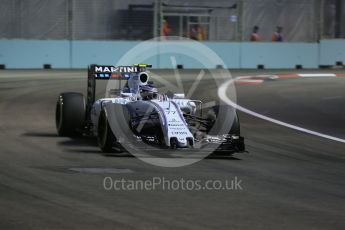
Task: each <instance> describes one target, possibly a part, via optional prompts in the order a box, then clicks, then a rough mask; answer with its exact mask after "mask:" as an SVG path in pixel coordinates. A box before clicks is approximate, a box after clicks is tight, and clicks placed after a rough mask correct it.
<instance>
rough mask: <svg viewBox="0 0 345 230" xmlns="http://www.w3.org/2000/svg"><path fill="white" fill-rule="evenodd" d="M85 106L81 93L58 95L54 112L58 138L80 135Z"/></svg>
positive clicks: (83, 121)
mask: <svg viewBox="0 0 345 230" xmlns="http://www.w3.org/2000/svg"><path fill="white" fill-rule="evenodd" d="M85 111H86V104H85V98H84V96H83V94H81V93H62V94H60V96H59V98H58V100H57V103H56V111H55V124H56V130H57V132H58V135H59V136H77V135H80V134H82V130H83V126H84V123H85Z"/></svg>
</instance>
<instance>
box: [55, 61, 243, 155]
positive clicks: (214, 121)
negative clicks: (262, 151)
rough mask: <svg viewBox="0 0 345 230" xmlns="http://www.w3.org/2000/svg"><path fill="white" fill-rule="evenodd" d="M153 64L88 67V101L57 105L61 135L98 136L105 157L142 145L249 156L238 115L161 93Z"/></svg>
mask: <svg viewBox="0 0 345 230" xmlns="http://www.w3.org/2000/svg"><path fill="white" fill-rule="evenodd" d="M150 67H151V65H146V64H138V65H133V66H99V65H91V66H90V67H89V68H88V80H87V97H86V100H85V98H84V96H83V94H81V93H74V92H66V93H61V94H60V96H59V97H58V100H57V105H56V128H57V132H58V134H59V135H60V136H76V135H83V136H94V137H97V140H98V144H99V147H100V148H101V150H102V152H104V153H108V152H119V151H126V150H127V151H130V150H129V149H128V148H135V147H136V146H143V145H145V146H146V147H145V148H148V147H153V148H155V149H157V148H158V149H162V151H164V149H174V151H182V152H183V151H186V150H183V149H190V150H191V151H202V150H204V149H206V150H211V151H210V153H211V152H213V153H222V154H229V155H231V154H233V153H236V152H243V151H245V147H244V139H243V137H241V136H240V124H239V119H238V116H237V113H236V110H235V109H234V108H232V107H230V106H226V105H217V106H213V107H210V108H203V106H202V101H200V100H191V99H188V98H185V96H184V94H183V93H160V92H158V90H157V88H155V86H154V85H153V82H152V81H149V75H150V72H149V71H148V68H150ZM98 80H108V83H107V86H109V85H110V86H111V85H112V84H111V83H112V82H116V84H115V85H117V86H116V87H113V88H112V87H110V89H109V87H107V90H106V94H105V95H106V96H105V98H100V99H97V100H96V96H95V92H96V82H98Z"/></svg>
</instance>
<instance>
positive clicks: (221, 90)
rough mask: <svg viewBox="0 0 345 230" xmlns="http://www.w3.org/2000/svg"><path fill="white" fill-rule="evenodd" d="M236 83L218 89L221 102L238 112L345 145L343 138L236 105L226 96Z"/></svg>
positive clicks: (230, 81) (230, 82)
mask: <svg viewBox="0 0 345 230" xmlns="http://www.w3.org/2000/svg"><path fill="white" fill-rule="evenodd" d="M233 83H234V80H233V79H231V80H229V81H227V82H225V83H224V84H222V85H221V86H220V87H219V89H218V96H219V98H220V99H221V100H223V101H224V102H225V103H227V104H229V105H230V106H232V107H234V108H236V109H237V110H240V111H242V112H244V113H247V114H249V115H252V116H254V117H258V118H261V119H263V120H266V121H269V122H272V123H275V124H278V125H281V126H285V127H287V128H290V129H294V130H298V131H301V132H304V133H308V134H311V135H315V136H318V137H323V138H326V139H329V140H333V141H338V142H341V143H345V140H344V139H341V138H338V137H333V136H330V135H327V134H323V133H319V132H316V131H312V130H309V129H305V128H302V127H299V126H295V125H292V124H289V123H286V122H283V121H279V120H277V119H274V118H271V117H267V116H264V115H262V114H259V113H257V112H254V111H251V110H249V109H247V108H244V107H242V106H240V105H238V104H236V103H235V102H233V101H231V100H230V99H229V98H228V96H227V95H226V91H227V89H228V88H229V86H230V85H231V84H233Z"/></svg>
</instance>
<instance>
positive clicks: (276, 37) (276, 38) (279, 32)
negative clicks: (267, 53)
mask: <svg viewBox="0 0 345 230" xmlns="http://www.w3.org/2000/svg"><path fill="white" fill-rule="evenodd" d="M282 31H283V27H281V26H277V30H276V31H275V32H274V33H273V35H272V42H282V41H283V36H282Z"/></svg>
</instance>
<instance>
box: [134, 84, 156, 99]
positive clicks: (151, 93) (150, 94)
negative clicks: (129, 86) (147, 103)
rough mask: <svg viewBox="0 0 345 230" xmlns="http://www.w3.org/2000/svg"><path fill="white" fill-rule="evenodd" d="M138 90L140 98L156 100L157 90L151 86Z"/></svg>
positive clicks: (142, 86)
mask: <svg viewBox="0 0 345 230" xmlns="http://www.w3.org/2000/svg"><path fill="white" fill-rule="evenodd" d="M139 89H140V96H141V97H142V98H143V99H144V100H149V99H155V98H157V94H158V90H157V88H155V87H153V86H152V85H141V86H140V87H139Z"/></svg>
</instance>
